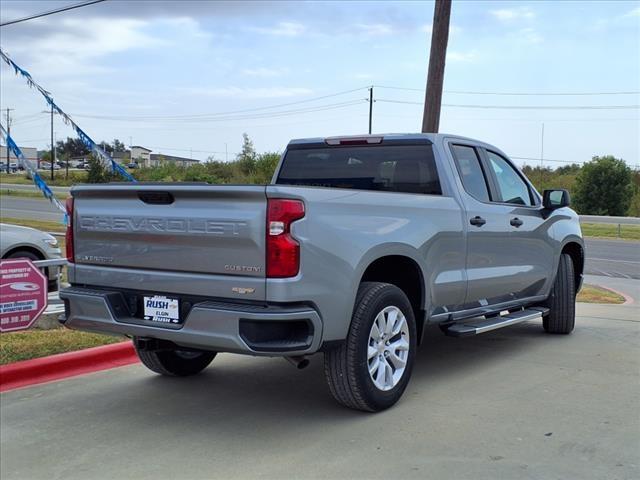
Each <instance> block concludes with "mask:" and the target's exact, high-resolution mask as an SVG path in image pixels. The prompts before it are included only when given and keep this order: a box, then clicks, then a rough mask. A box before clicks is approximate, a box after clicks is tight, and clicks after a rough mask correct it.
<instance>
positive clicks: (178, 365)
mask: <svg viewBox="0 0 640 480" xmlns="http://www.w3.org/2000/svg"><path fill="white" fill-rule="evenodd" d="M133 345H134V347H135V348H136V353H137V354H138V357H139V358H140V361H141V362H142V363H143V364H144V366H145V367H147V368H148V369H149V370H151V371H152V372H155V373H159V374H160V375H167V376H173V377H186V376H189V375H195V374H196V373H200V372H201V371H202V370H204V369H205V368H207V367H208V366H209V364H210V363H211V362H212V361H213V359H214V358H215V356H216V352H207V351H196V350H179V349H177V348H176V349H162V350H142V349H140V348H139V345H138V342H137V340H136V339H135V338H134V340H133Z"/></svg>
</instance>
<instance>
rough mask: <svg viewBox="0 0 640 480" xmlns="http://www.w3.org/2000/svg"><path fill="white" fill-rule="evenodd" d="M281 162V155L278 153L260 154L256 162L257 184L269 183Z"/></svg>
mask: <svg viewBox="0 0 640 480" xmlns="http://www.w3.org/2000/svg"><path fill="white" fill-rule="evenodd" d="M279 161H280V154H279V153H277V152H267V153H262V154H260V155H259V156H258V160H257V161H256V183H265V184H266V183H269V182H270V181H271V177H273V172H275V170H276V166H277V165H278V162H279Z"/></svg>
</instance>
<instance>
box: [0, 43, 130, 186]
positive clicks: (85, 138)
mask: <svg viewBox="0 0 640 480" xmlns="http://www.w3.org/2000/svg"><path fill="white" fill-rule="evenodd" d="M0 57H2V59H3V60H4V61H5V62H6V63H7V65H9V66H10V67H11V68H13V70H14V72H15V74H16V75H20V76H22V77H23V78H24V79H25V80H26V81H27V85H29V87H31V88H35V89H36V90H38V92H40V94H41V95H42V96H43V97H44V98H45V100H46V101H47V103H48V104H49V106H50V107H51V108H52V109H53V110H54V111H55V112H56V113H57V114H58V115H60V117H62V120H63V121H64V123H65V124H67V125H69V126H71V128H73V130H74V131H75V132H76V134H77V135H78V137H79V138H80V140H81V141H82V143H84V144H85V145H86V146H87V148H89V149H90V150H91V151H92V152H93V153H94V154H95V155H96V156H97V157H98V159H99V160H100V162H101V163H102V164H103V165H105V166H111V168H112V170H113V171H114V172H117V173H119V174H120V175H122V176H123V177H124V178H126V179H127V180H129V181H130V182H136V179H135V178H133V177H132V176H131V174H129V172H127V171H126V170H125V169H124V168H122V166H121V165H120V164H119V163H118V162H116V161H115V160H114V159H113V158H112V157H111V155H109V154H108V153H107V152H106V151H104V150H103V149H102V148H101V147H100V145H98V144H97V143H96V142H94V141H93V139H92V138H91V137H90V136H89V135H87V133H86V132H85V131H84V130H82V129H81V128H80V127H79V126H78V124H77V123H76V122H74V121H73V119H72V118H71V117H70V116H69V115H67V114H66V113H65V112H63V111H62V109H61V108H60V107H59V106H58V105H56V103H55V102H54V101H53V97H52V96H51V94H50V93H49V92H48V91H47V90H45V89H44V88H42V87H41V86H40V85H39V84H38V83H37V82H36V81H35V80H34V79H33V77H32V76H31V74H30V73H29V72H27V71H26V70H25V69H23V68H20V67H19V66H18V65H17V64H16V63H15V62H14V61H13V60H12V59H11V58H10V57H9V55H7V54H6V53H5V52H4V51H3V50H2V49H1V48H0ZM3 132H4V128H3ZM4 136H5V137H6V138H7V139H8V138H9V137H8V135H7V134H6V132H4ZM12 143H13V144H14V145H15V142H13V141H12ZM16 148H17V146H16ZM16 157H18V156H17V155H16ZM22 158H23V159H24V156H23V157H22ZM36 174H37V172H36ZM32 177H33V179H34V182H36V177H35V176H34V175H32ZM38 177H40V176H39V175H38ZM40 181H41V182H42V183H43V184H44V185H45V186H46V183H44V180H42V178H40ZM36 186H37V187H38V188H40V187H39V186H38V184H37V183H36ZM47 188H48V187H47ZM41 190H42V189H41ZM49 191H50V190H49ZM43 193H44V191H43ZM45 196H46V194H45ZM47 198H49V197H47Z"/></svg>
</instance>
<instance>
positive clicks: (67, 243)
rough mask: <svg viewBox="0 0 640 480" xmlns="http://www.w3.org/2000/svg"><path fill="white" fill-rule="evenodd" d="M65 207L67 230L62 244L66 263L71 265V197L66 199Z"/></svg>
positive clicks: (72, 254) (72, 253) (73, 257)
mask: <svg viewBox="0 0 640 480" xmlns="http://www.w3.org/2000/svg"><path fill="white" fill-rule="evenodd" d="M65 207H66V208H67V230H66V231H65V234H64V243H65V249H66V252H67V261H68V262H70V263H73V262H74V261H75V255H74V251H73V197H69V198H67V201H66V202H65Z"/></svg>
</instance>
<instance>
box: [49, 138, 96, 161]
mask: <svg viewBox="0 0 640 480" xmlns="http://www.w3.org/2000/svg"><path fill="white" fill-rule="evenodd" d="M89 152H90V150H89V149H88V148H87V147H86V145H85V144H84V143H82V140H80V139H79V138H71V137H67V139H66V140H58V141H57V142H56V153H57V154H59V155H64V156H65V157H66V158H71V157H81V156H83V155H88V154H89Z"/></svg>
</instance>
